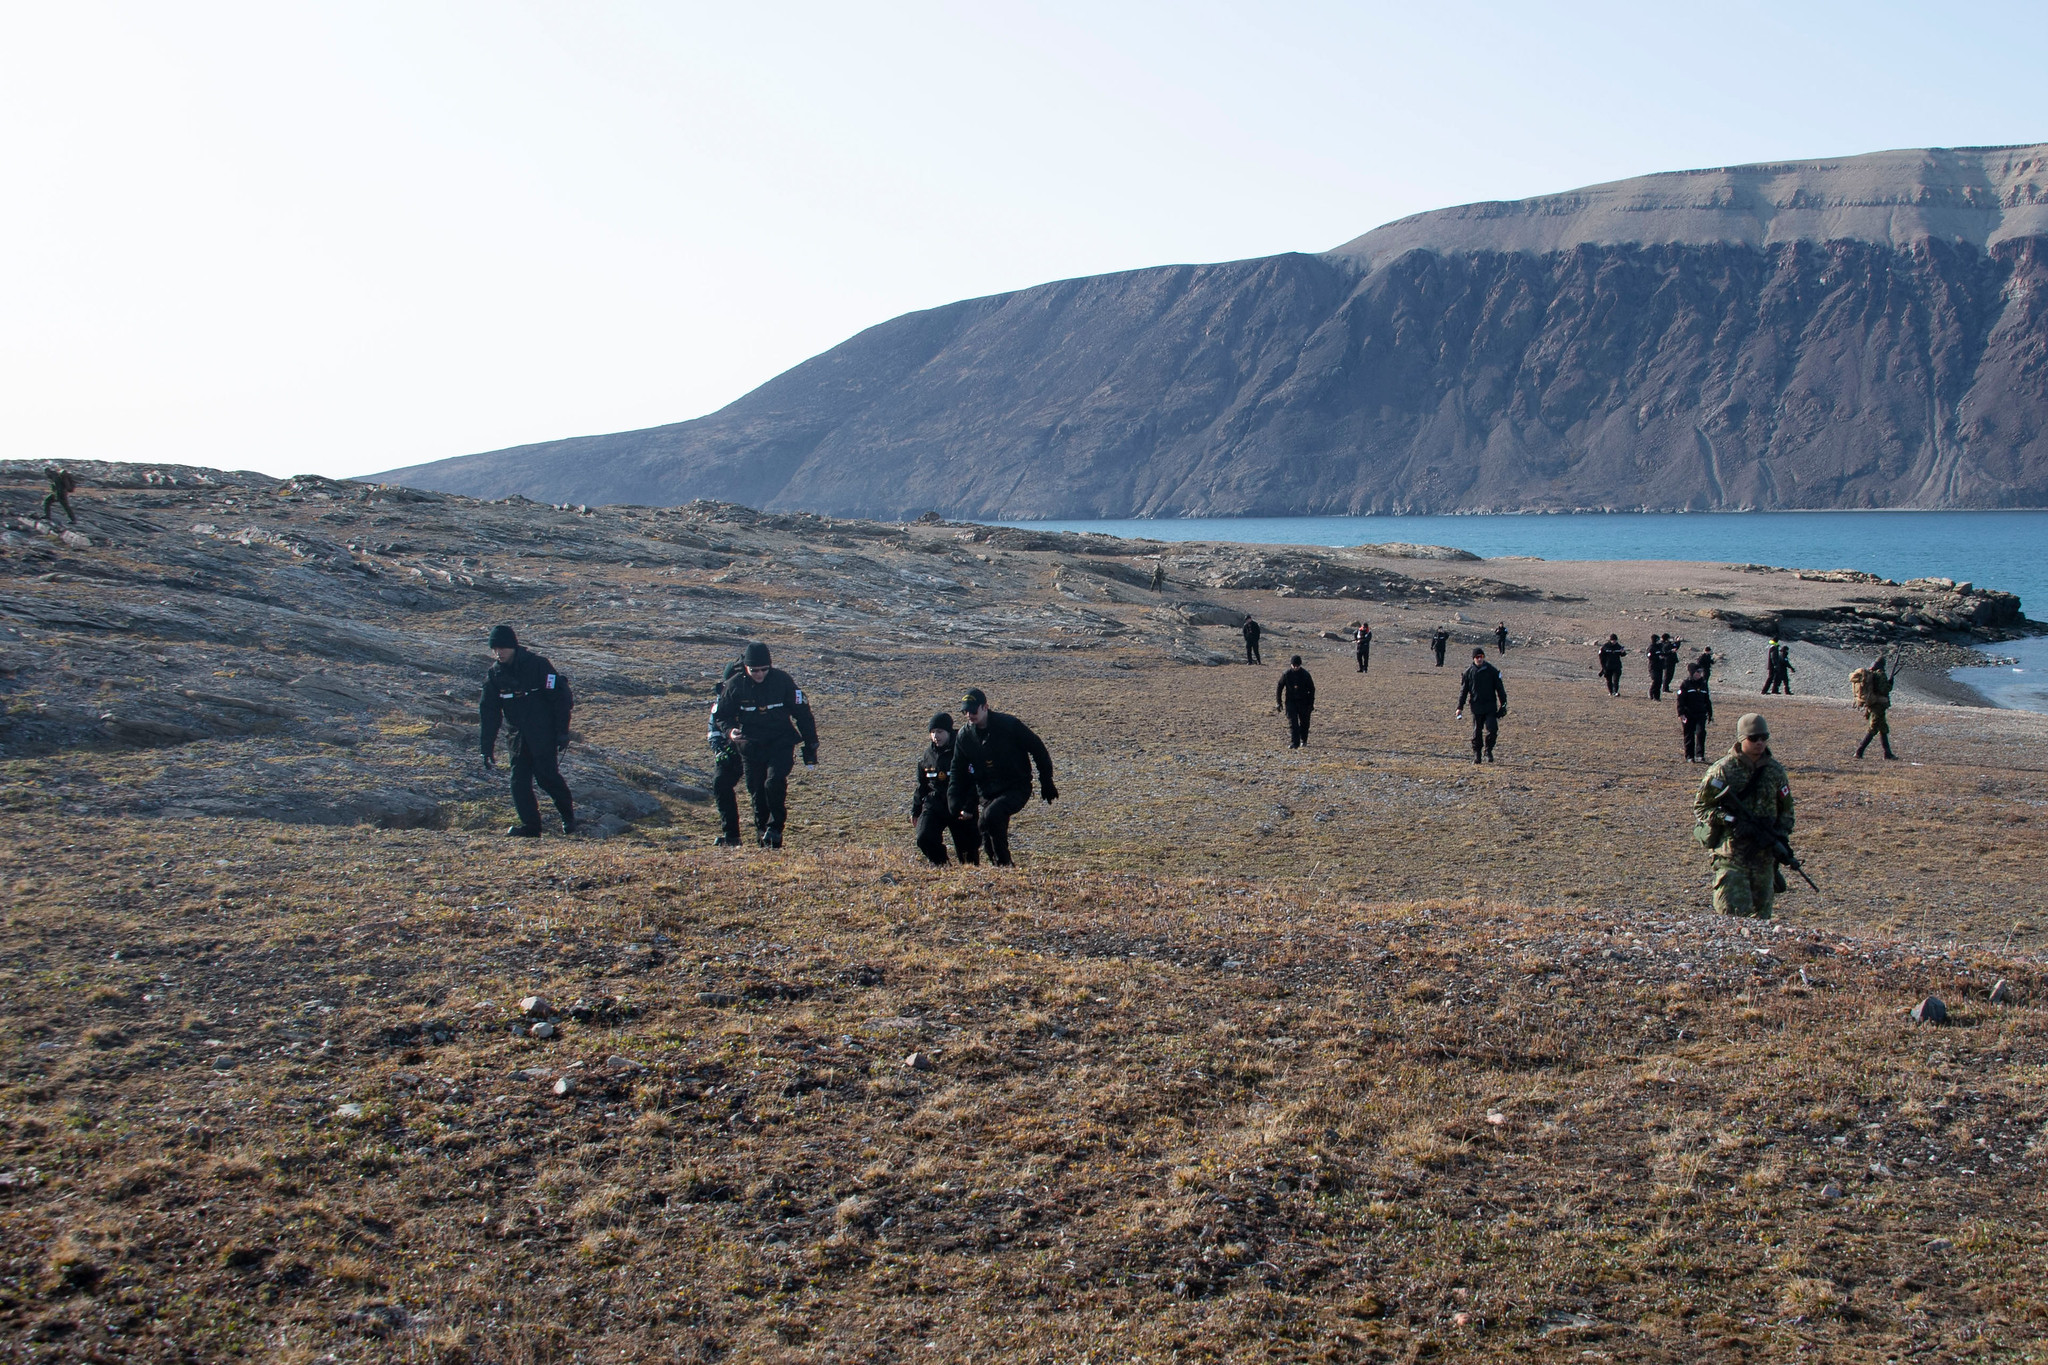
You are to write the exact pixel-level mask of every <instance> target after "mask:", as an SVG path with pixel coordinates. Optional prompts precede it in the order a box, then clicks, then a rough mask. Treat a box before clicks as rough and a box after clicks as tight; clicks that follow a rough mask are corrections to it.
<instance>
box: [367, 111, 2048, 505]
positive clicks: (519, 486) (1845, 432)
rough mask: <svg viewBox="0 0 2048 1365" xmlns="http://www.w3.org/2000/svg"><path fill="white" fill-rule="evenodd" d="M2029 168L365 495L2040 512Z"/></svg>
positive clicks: (1782, 190)
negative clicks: (410, 490)
mask: <svg viewBox="0 0 2048 1365" xmlns="http://www.w3.org/2000/svg"><path fill="white" fill-rule="evenodd" d="M2043 156H2044V149H2043V148H2040V147H2030V148H2002V149H1999V148H1993V149H1981V148H1980V149H1965V150H1954V151H1945V150H1937V151H1929V152H1892V153H1882V154H1878V155H1875V156H1868V157H1857V158H1850V159H1848V160H1844V161H1837V162H1801V163H1792V164H1787V165H1774V166H1751V167H1736V168H1730V169H1724V170H1718V171H1702V172H1686V173H1677V174H1671V175H1658V176H1647V177H1643V178H1641V179H1639V180H1632V181H1624V182H1619V183H1617V184H1614V185H1606V186H1595V187H1592V188H1590V189H1586V190H1579V191H1574V192H1572V193H1570V194H1564V195H1553V196H1546V197H1544V198H1540V199H1533V200H1526V201H1521V202H1519V203H1512V204H1478V205H1467V206H1464V207H1462V208H1457V209H1448V210H1443V211H1440V212H1438V213H1432V214H1424V215H1420V216H1419V217H1417V218H1412V219H1405V220H1402V221H1401V222H1399V223H1394V224H1389V225H1388V226H1387V227H1384V228H1381V229H1379V230H1377V231H1375V232H1372V233H1368V234H1366V235H1365V236H1364V237H1361V238H1359V239H1357V240H1356V241H1354V242H1351V243H1347V244H1346V245H1345V246H1343V247H1340V248H1337V249H1336V250H1334V251H1331V252H1328V253H1325V254H1322V255H1293V254H1290V255H1283V256H1275V257H1270V258H1267V259H1262V260H1251V261H1235V262H1228V263H1224V264H1219V265H1199V266H1196V265H1182V266H1166V267H1160V268H1158V269H1152V270H1139V271H1132V272H1128V273H1125V274H1117V275H1105V276H1097V277H1093V278H1088V279H1078V280H1065V281H1060V282H1057V283H1052V284H1046V285H1041V286H1039V287H1037V288H1033V289H1026V290H1021V291H1019V292H1017V293H1014V294H1004V295H997V296H994V297H991V298H984V299H973V300H968V301H965V302H961V303H955V304H949V305H947V306H946V307H943V308H936V309H932V310H929V311H926V312H920V313H912V314H907V315H905V316H903V317H900V318H896V319H893V320H892V321H889V322H885V323H883V324H881V325H879V326H877V327H873V328H870V329H869V330H867V331H865V332H862V333H861V334H859V335H858V336H855V337H853V338H852V339H850V340H848V341H846V342H845V343H843V344H841V345H839V346H837V347H835V348H833V349H832V350H830V351H827V352H826V353H825V354H823V355H821V356H818V357H816V358H814V359H812V360H809V361H806V362H805V363H804V364H802V365H799V366H797V367H796V368H795V369H792V370H790V371H788V372H787V373H785V374H782V375H780V376H778V377H776V378H775V379H773V380H771V381H769V382H768V383H767V384H764V385H762V386H761V387H760V388H759V389H756V390H755V391H754V392H752V393H750V394H747V395H746V396H745V397H743V398H741V399H739V400H738V401H737V402H735V403H733V404H732V405H730V406H729V407H726V408H724V409H722V410H721V411H719V412H716V413H713V414H712V415H710V416H708V417H704V418H700V419H698V420H696V421H691V422H682V423H678V424H675V425H673V426H665V427H656V428H652V429H649V430H646V431H636V432H625V433H620V434H617V435H610V436H592V437H583V438H577V439H573V440H564V441H553V442H547V443H543V444H539V445H531V446H522V447H519V448H516V449H512V450H505V451H497V452H493V453H490V454H484V455H473V456H466V457H462V458H459V459H453V460H443V461H439V462H437V463H433V464H427V465H420V466H415V467H412V468H408V469H402V470H396V471H393V472H392V473H391V474H389V475H387V476H385V477H387V478H390V479H393V480H396V481H398V482H402V483H406V484H410V485H413V486H416V487H422V488H433V489H440V490H445V491H452V492H461V493H469V494H474V495H478V496H502V495H504V494H506V493H512V492H519V493H524V494H526V495H528V496H531V497H539V498H547V499H551V500H556V501H560V500H563V499H574V500H578V501H589V502H641V503H653V504H674V503H678V502H683V501H687V500H689V499H691V498H696V497H709V498H722V499H731V500H736V501H742V502H746V503H749V504H751V505H755V506H761V507H766V508H771V509H776V508H807V509H811V510H814V511H823V512H830V513H833V514H837V515H860V516H892V517H893V516H902V515H908V514H915V513H917V512H919V511H922V510H926V509H936V510H939V511H941V512H944V513H946V514H948V515H960V516H978V517H1005V518H1030V517H1060V516H1073V517H1088V516H1105V517H1106V516H1136V515H1143V516H1183V515H1237V514H1244V515H1278V514H1290V513H1363V512H1446V511H1459V510H1468V511H1505V510H1522V509H1568V508H1635V507H1644V508H1657V509H1678V508H1684V509H1722V508H1830V507H2039V506H2044V505H2048V441H2044V438H2043V431H2044V429H2048V370H2044V359H2048V357H2044V347H2048V326H2044V319H2043V314H2042V310H2043V307H2044V304H2043V302H2042V300H2043V299H2044V298H2048V290H2044V288H2043V284H2044V253H2048V247H2044V245H2043V242H2044V239H2043V237H2042V236H2041V235H2040V234H2041V233H2042V232H2043V230H2044V222H2048V208H2044V207H2043V196H2042V194H2041V190H2040V185H2039V181H2040V179H2041V170H2042V165H2043Z"/></svg>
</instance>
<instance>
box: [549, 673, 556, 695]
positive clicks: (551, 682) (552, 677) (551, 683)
mask: <svg viewBox="0 0 2048 1365" xmlns="http://www.w3.org/2000/svg"><path fill="white" fill-rule="evenodd" d="M554 686H555V675H554V674H552V673H550V674H548V690H549V691H553V690H554Z"/></svg>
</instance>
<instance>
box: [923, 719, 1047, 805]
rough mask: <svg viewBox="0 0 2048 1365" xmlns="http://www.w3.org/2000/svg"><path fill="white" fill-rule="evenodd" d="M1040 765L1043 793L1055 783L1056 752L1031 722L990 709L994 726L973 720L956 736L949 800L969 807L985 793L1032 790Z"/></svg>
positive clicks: (948, 772) (1040, 785) (954, 803)
mask: <svg viewBox="0 0 2048 1365" xmlns="http://www.w3.org/2000/svg"><path fill="white" fill-rule="evenodd" d="M1033 763H1036V764H1037V765H1038V785H1039V788H1040V790H1041V791H1047V792H1050V791H1056V790H1057V788H1055V787H1054V786H1053V785H1052V755H1051V754H1050V753H1048V752H1046V748H1045V741H1044V740H1042V739H1040V738H1039V737H1038V736H1037V735H1036V734H1035V733H1033V731H1032V729H1031V727H1030V726H1028V725H1026V724H1025V723H1024V722H1023V721H1021V720H1018V719H1017V718H1016V717H1015V716H1007V715H1004V714H1003V713H1002V712H1001V711H991V712H989V713H988V728H987V729H986V730H984V729H982V728H981V727H979V726H977V725H974V724H971V723H970V724H968V725H965V726H962V727H961V729H960V733H959V734H957V735H955V736H954V737H953V762H952V764H951V766H950V767H949V768H948V771H947V778H948V782H947V799H948V800H950V801H951V802H952V803H953V809H954V810H956V811H964V810H966V809H967V807H968V803H969V802H971V801H972V800H973V799H974V795H975V794H976V793H979V794H980V795H981V796H982V797H984V798H994V797H997V796H1000V795H1002V794H1003V793H1004V792H1013V791H1018V790H1020V789H1021V790H1022V791H1024V792H1025V793H1027V794H1028V793H1029V792H1030V791H1031V765H1032V764H1033Z"/></svg>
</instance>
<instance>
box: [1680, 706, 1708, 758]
mask: <svg viewBox="0 0 2048 1365" xmlns="http://www.w3.org/2000/svg"><path fill="white" fill-rule="evenodd" d="M1682 723H1683V724H1684V726H1685V756H1686V757H1687V758H1705V757H1706V756H1707V718H1706V717H1705V716H1697V717H1687V718H1686V719H1685V720H1684V721H1683V722H1682Z"/></svg>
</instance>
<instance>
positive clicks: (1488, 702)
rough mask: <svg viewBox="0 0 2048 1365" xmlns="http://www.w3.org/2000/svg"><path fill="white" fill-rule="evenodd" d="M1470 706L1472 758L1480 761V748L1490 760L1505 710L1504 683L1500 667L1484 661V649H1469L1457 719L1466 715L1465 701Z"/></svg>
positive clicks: (1489, 761)
mask: <svg viewBox="0 0 2048 1365" xmlns="http://www.w3.org/2000/svg"><path fill="white" fill-rule="evenodd" d="M1467 702H1470V703H1471V706H1472V761H1473V762H1474V763H1477V762H1479V760H1480V754H1481V752H1482V750H1483V751H1484V753H1485V755H1486V761H1487V762H1488V763H1491V762H1493V742H1494V740H1496V739H1498V738H1499V737H1500V718H1501V717H1502V716H1505V715H1506V714H1507V713H1508V689H1507V684H1506V683H1504V682H1502V681H1501V676H1500V670H1499V669H1498V668H1495V667H1494V666H1493V665H1492V664H1490V663H1488V662H1487V661H1486V651H1485V650H1483V649H1475V650H1473V651H1472V666H1471V667H1470V668H1467V669H1466V670H1465V675H1464V677H1463V679H1462V680H1461V685H1460V686H1459V688H1458V719H1460V720H1463V719H1464V718H1465V705H1466V703H1467Z"/></svg>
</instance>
